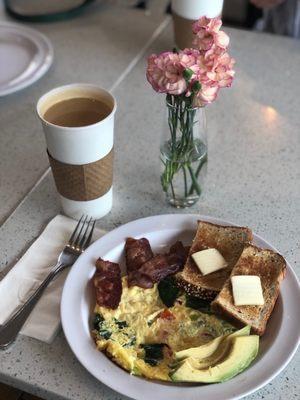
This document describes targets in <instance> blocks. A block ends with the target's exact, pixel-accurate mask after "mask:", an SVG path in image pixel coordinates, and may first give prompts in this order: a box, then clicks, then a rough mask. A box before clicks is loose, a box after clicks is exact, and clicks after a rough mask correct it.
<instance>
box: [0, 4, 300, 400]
mask: <svg viewBox="0 0 300 400" xmlns="http://www.w3.org/2000/svg"><path fill="white" fill-rule="evenodd" d="M160 4H161V3H160ZM105 12H106V13H107V16H108V17H107V18H108V19H106V18H105V17H104V16H102V17H101V15H100V13H99V15H98V16H96V14H95V13H94V14H93V13H92V15H89V16H87V15H85V17H84V18H87V20H84V19H79V20H78V21H77V22H76V21H75V20H74V21H72V22H70V24H71V25H70V26H71V28H69V25H68V24H67V23H65V24H64V23H60V24H58V25H57V26H55V28H53V31H52V30H51V25H48V26H46V25H45V26H41V30H44V31H45V32H47V34H48V35H49V37H51V39H52V38H53V41H55V40H56V41H57V42H56V45H57V48H58V49H59V50H57V56H58V54H60V55H61V57H62V58H63V59H64V61H61V62H62V64H60V63H59V58H58V57H57V59H56V60H57V61H56V62H57V64H56V66H54V67H53V69H52V71H50V72H49V75H48V76H45V77H44V78H43V80H41V81H40V82H39V83H38V84H37V86H35V87H33V88H32V89H30V91H29V92H24V93H20V94H19V95H15V96H13V97H12V98H7V99H5V103H2V102H1V104H0V113H3V114H0V119H1V128H2V129H5V135H4V136H5V137H6V139H5V137H4V138H3V132H1V135H0V140H2V141H3V142H1V147H0V149H1V157H0V161H1V162H2V163H4V164H5V165H6V168H8V169H11V168H12V166H13V160H14V158H16V157H19V156H20V154H21V150H22V148H23V145H22V140H21V139H20V137H19V136H22V135H21V134H24V135H26V134H28V132H31V134H32V135H33V136H30V135H29V136H28V138H27V140H28V141H30V140H36V141H37V142H38V144H35V145H34V146H33V147H32V149H30V148H29V147H30V146H29V145H28V149H27V150H26V157H25V156H24V155H23V156H24V157H25V160H26V162H27V163H28V164H26V165H28V168H29V170H28V169H24V171H23V170H22V169H21V168H19V167H16V168H19V170H18V171H12V172H11V174H12V175H11V176H12V179H14V181H12V182H11V185H12V186H11V187H10V189H7V192H6V194H5V196H6V197H2V198H1V212H2V215H5V222H4V223H3V224H2V227H1V228H0V243H1V259H0V262H1V264H0V269H2V270H3V272H2V275H4V274H5V273H6V271H8V270H9V268H10V267H11V266H13V265H14V263H15V261H16V259H17V258H18V257H19V256H20V254H22V253H23V252H24V251H25V250H26V248H27V247H28V246H29V244H30V243H31V242H32V241H33V240H34V238H35V237H37V236H38V234H39V232H40V231H41V229H42V228H43V227H44V226H45V224H46V223H47V222H48V221H49V220H50V219H51V218H52V217H53V216H54V215H56V214H57V213H58V212H59V211H60V208H59V203H58V199H57V195H56V191H55V187H54V182H53V178H52V176H51V174H49V173H46V174H45V175H44V177H43V178H42V179H40V181H39V182H38V184H36V185H35V183H36V181H37V179H39V178H40V174H43V172H44V171H45V170H46V168H47V160H46V158H45V155H44V144H43V141H42V139H41V138H40V136H41V128H40V126H39V124H38V121H37V120H36V119H35V118H34V117H33V116H32V107H33V105H34V102H35V100H36V98H37V97H38V96H39V95H40V93H42V92H44V91H46V90H47V89H49V88H50V87H52V86H54V85H58V84H62V83H65V82H70V81H74V80H81V81H87V80H88V81H91V82H97V83H99V84H102V85H105V86H106V87H110V88H113V90H114V94H115V96H116V97H117V100H118V104H119V109H118V112H117V118H116V130H115V132H116V137H115V149H116V160H115V176H114V207H113V210H112V212H111V213H110V214H109V215H107V216H106V217H105V218H103V219H102V220H101V221H99V223H98V225H99V227H102V228H104V229H107V230H110V229H113V228H114V227H116V226H118V225H120V224H123V223H125V222H128V221H130V220H132V219H136V218H140V217H143V216H149V215H154V214H162V213H172V212H185V213H188V212H193V213H199V214H206V215H211V216H215V217H220V218H223V219H227V220H231V221H232V222H235V223H236V224H241V225H249V226H250V227H252V228H253V230H254V231H255V232H256V233H258V234H260V235H261V236H263V237H264V238H265V239H267V240H268V241H270V242H271V243H272V244H273V245H274V246H275V247H277V248H278V249H279V250H280V251H281V253H282V254H283V255H284V256H285V257H286V258H287V260H288V261H289V262H290V264H291V265H292V266H293V268H294V269H295V271H296V272H297V274H298V276H299V274H300V269H299V265H297V262H299V259H300V257H299V256H300V252H299V248H300V246H299V237H300V135H299V133H300V116H299V101H298V91H299V87H300V76H299V66H300V41H295V40H292V39H288V38H283V37H276V36H271V35H264V34H256V33H251V32H246V31H240V30H234V29H228V30H227V31H229V33H230V35H231V42H232V47H231V51H232V54H233V55H234V57H235V58H236V60H237V65H236V70H237V75H236V80H235V83H234V85H233V87H232V89H230V90H224V91H223V93H222V94H221V96H220V97H219V99H218V101H217V102H216V103H215V104H213V105H212V106H210V107H208V108H207V119H208V146H209V169H208V177H207V186H206V190H205V192H204V193H203V198H202V199H201V200H200V202H199V203H198V204H197V205H196V206H194V207H193V208H191V209H189V210H184V211H176V210H174V209H172V208H170V207H169V206H167V205H166V204H165V203H164V200H163V196H162V193H161V189H160V186H159V162H158V147H159V135H160V130H161V122H162V119H163V115H164V106H163V97H160V96H159V95H157V94H155V93H154V92H153V91H152V90H151V89H150V87H149V85H148V84H147V83H146V81H145V56H146V55H147V54H150V53H151V52H158V51H162V50H164V49H168V48H172V45H173V41H172V31H171V26H170V24H167V22H166V21H165V20H163V17H162V15H161V14H160V16H159V13H153V14H152V15H151V16H144V15H142V14H137V11H133V10H131V11H128V10H127V11H124V13H123V17H122V18H121V16H120V15H119V17H117V15H116V14H115V13H117V12H116V11H115V12H111V10H106V11H105ZM89 18H90V19H91V21H93V23H92V25H91V27H89V26H86V21H89ZM98 18H99V21H100V20H101V21H102V23H103V24H105V26H106V27H108V25H109V24H112V23H114V24H118V18H119V20H120V24H123V25H117V26H114V27H111V28H109V29H112V30H113V31H114V32H115V36H113V38H114V39H113V43H112V44H111V47H110V44H109V43H110V42H109V40H110V39H109V37H108V36H107V40H106V41H103V42H102V45H103V46H104V48H105V50H104V54H105V55H106V56H105V57H104V58H105V59H106V61H105V60H102V61H101V60H100V59H101V54H102V52H101V49H99V57H96V56H95V54H93V49H94V48H95V47H97V46H96V44H92V43H89V48H88V49H84V50H83V51H84V52H85V53H84V54H85V56H84V57H81V56H80V52H81V49H83V48H84V44H85V37H86V35H87V37H89V40H90V41H91V40H92V35H91V34H90V33H89V29H94V32H96V31H97V29H98V28H99V30H100V31H101V32H104V28H103V27H102V28H101V24H100V22H99V24H98V23H97V21H98ZM101 18H102V19H101ZM121 19H124V21H121ZM139 19H141V20H140V21H139ZM108 21H110V22H108ZM76 24H78V27H79V26H80V27H81V29H82V31H81V33H82V34H81V35H80V34H78V39H77V40H76V45H75V44H73V46H74V47H72V43H73V42H72V40H71V37H72V33H71V32H70V31H69V29H73V31H76V26H77V25H76ZM136 24H137V25H136ZM130 25H134V26H135V27H133V26H130ZM52 26H53V27H54V25H52ZM120 26H123V27H125V26H127V27H129V26H130V31H129V33H126V32H127V31H126V29H125V28H124V36H125V37H122V38H121V36H122V35H121V33H120V30H121V28H120ZM96 27H97V28H96ZM101 29H102V30H101ZM153 33H154V35H153ZM119 36H120V38H119ZM55 38H56V39H55ZM64 38H65V39H64ZM64 40H65V43H66V46H65V47H63V45H62V42H64ZM94 40H95V43H96V41H97V40H98V39H97V38H96V37H95V39H94ZM99 40H100V39H99ZM104 42H105V44H104ZM93 46H94V47H93ZM124 46H125V50H124ZM77 49H80V51H79V53H78V54H77ZM117 52H120V53H119V56H118V55H117V54H116V53H117ZM128 52H130V54H128ZM69 55H70V59H71V55H72V57H74V58H76V60H77V63H78V64H77V65H76V68H75V67H73V68H67V65H68V62H71V61H68V60H69V58H68V57H69ZM107 57H108V58H107ZM109 57H110V58H109ZM118 57H119V58H118ZM124 57H126V59H125V60H123V58H124ZM87 59H88V61H87ZM81 60H82V61H81ZM79 61H80V62H79ZM99 63H100V64H99ZM120 63H123V64H122V65H121V64H120ZM99 65H101V68H103V69H104V70H103V71H102V72H101V74H100V73H99V74H98V73H97V71H98V69H99V68H100V67H99ZM110 65H111V67H110ZM87 68H88V72H87ZM107 69H110V71H106V70H107ZM124 71H125V73H124ZM120 74H123V78H122V79H121V80H120V79H119V76H120ZM30 93H31V94H30ZM3 104H4V105H3ZM9 105H10V106H9ZM14 109H16V110H20V111H19V112H17V113H16V114H15V117H14V118H12V116H11V117H10V119H5V118H3V115H5V112H4V111H3V110H11V111H10V112H11V113H13V110H14ZM1 115H2V116H1ZM11 115H12V114H11ZM24 118H25V119H27V121H26V125H25V126H24V125H23V123H22V121H23V120H24ZM18 127H19V128H18ZM9 135H11V139H10V140H9V139H8V137H9ZM27 140H26V141H25V142H27ZM14 142H16V143H17V144H16V145H15V144H14ZM6 143H7V146H8V147H7V151H6V153H7V154H5V156H4V159H3V155H2V152H3V153H5V151H4V150H3V144H6ZM18 146H20V147H18ZM31 155H32V157H37V158H38V160H39V162H38V164H39V165H40V164H42V166H43V167H42V168H41V169H40V170H39V171H37V173H36V174H34V173H33V172H32V171H34V168H35V167H34V163H33V162H32V161H30V162H29V161H28V157H30V156H31ZM24 162H25V161H24ZM1 168H3V167H2V164H1ZM4 168H5V166H4ZM0 171H1V169H0ZM28 171H31V172H28ZM0 174H1V172H0ZM14 174H15V175H14ZM27 175H31V177H30V179H29V178H28V180H26V179H27ZM23 180H24V181H25V182H23V184H24V185H23V186H22V187H21V189H22V190H21V189H20V192H19V193H18V194H16V196H15V197H14V196H13V195H12V194H14V189H15V190H18V185H19V182H22V181H23ZM14 185H15V186H14ZM4 189H5V187H4ZM5 190H6V189H5ZM21 192H22V193H23V194H24V193H25V195H23V197H22V194H20V193H21ZM26 193H27V194H26ZM1 196H3V195H2V188H1ZM4 199H6V200H5V203H4V204H3V202H4ZM16 205H17V206H16ZM2 207H4V209H2ZM12 211H13V212H12ZM295 317H297V316H295ZM0 381H3V382H4V383H8V384H11V385H13V386H15V387H18V388H21V389H22V390H25V391H28V392H30V393H33V394H37V395H39V396H41V397H43V398H45V399H47V400H48V399H49V400H51V399H52V400H71V399H72V400H73V399H80V400H92V399H93V400H94V399H95V400H96V399H97V400H98V399H99V400H117V399H125V398H124V397H123V396H121V395H119V394H118V393H115V392H114V391H112V390H111V389H108V388H107V387H105V386H104V385H102V384H101V383H100V382H97V381H96V380H95V379H94V378H93V377H92V376H90V375H89V374H88V373H87V372H86V371H85V369H84V368H83V367H82V366H81V365H80V364H79V362H77V360H76V359H75V357H74V356H73V354H72V352H71V350H70V349H69V347H68V345H67V343H66V341H65V338H64V336H63V333H62V332H61V333H60V334H59V335H58V336H57V337H56V339H55V340H54V342H53V343H52V344H51V345H47V344H44V343H41V342H39V341H36V340H33V339H29V338H27V337H21V336H20V337H19V338H18V339H17V341H16V342H15V343H14V345H12V346H11V347H10V348H9V349H8V350H7V351H4V352H1V354H0ZM299 382H300V356H299V352H298V353H297V354H296V356H295V357H294V359H293V360H292V361H291V363H290V364H289V366H288V367H287V368H285V370H284V371H283V372H282V373H281V374H280V375H279V376H278V377H277V378H275V379H274V380H273V381H272V382H271V383H270V384H268V385H267V386H266V387H265V388H263V389H261V390H259V391H258V392H256V393H254V394H253V395H251V396H248V397H247V400H258V399H267V400H279V399H285V400H295V399H298V396H299V395H300V383H299Z"/></svg>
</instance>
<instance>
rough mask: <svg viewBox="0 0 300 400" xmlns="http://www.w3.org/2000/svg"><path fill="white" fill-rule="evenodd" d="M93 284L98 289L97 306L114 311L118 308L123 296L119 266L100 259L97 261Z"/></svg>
mask: <svg viewBox="0 0 300 400" xmlns="http://www.w3.org/2000/svg"><path fill="white" fill-rule="evenodd" d="M93 282H94V286H95V289H96V299H97V304H99V305H101V306H104V307H109V308H113V309H114V308H117V307H118V305H119V303H120V299H121V294H122V282H121V270H120V266H119V264H116V263H113V262H110V261H104V260H102V259H101V258H99V259H98V260H97V261H96V272H95V275H94V278H93Z"/></svg>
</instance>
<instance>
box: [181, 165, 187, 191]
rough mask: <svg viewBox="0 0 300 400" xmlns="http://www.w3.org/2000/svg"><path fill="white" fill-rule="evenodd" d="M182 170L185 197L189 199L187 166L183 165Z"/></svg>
mask: <svg viewBox="0 0 300 400" xmlns="http://www.w3.org/2000/svg"><path fill="white" fill-rule="evenodd" d="M181 168H182V172H183V179H184V196H185V197H187V195H188V188H187V178H186V170H185V166H184V165H183V166H182V167H181Z"/></svg>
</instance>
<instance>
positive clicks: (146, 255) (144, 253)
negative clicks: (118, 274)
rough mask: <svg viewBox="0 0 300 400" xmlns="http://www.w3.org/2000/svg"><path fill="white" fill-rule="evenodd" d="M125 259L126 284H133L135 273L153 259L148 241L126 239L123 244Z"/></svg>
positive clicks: (143, 239)
mask: <svg viewBox="0 0 300 400" xmlns="http://www.w3.org/2000/svg"><path fill="white" fill-rule="evenodd" d="M125 257H126V267H127V274H128V284H129V286H132V285H134V284H135V279H134V278H135V273H136V271H137V270H138V269H139V268H140V267H141V266H142V265H143V264H144V263H145V262H146V261H148V260H150V259H151V258H153V253H152V249H151V246H150V243H149V241H148V239H145V238H141V239H133V238H127V239H126V243H125Z"/></svg>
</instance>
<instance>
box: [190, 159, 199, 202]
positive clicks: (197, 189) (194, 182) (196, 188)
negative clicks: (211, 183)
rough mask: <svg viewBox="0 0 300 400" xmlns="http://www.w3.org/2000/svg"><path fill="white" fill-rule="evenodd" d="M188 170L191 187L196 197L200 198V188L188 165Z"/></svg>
mask: <svg viewBox="0 0 300 400" xmlns="http://www.w3.org/2000/svg"><path fill="white" fill-rule="evenodd" d="M188 170H189V173H190V175H191V178H192V182H193V187H194V189H195V190H196V193H197V195H198V196H200V194H201V188H200V185H199V183H198V181H197V178H196V176H195V174H194V171H193V169H192V167H191V166H190V165H188Z"/></svg>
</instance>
